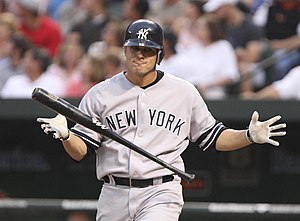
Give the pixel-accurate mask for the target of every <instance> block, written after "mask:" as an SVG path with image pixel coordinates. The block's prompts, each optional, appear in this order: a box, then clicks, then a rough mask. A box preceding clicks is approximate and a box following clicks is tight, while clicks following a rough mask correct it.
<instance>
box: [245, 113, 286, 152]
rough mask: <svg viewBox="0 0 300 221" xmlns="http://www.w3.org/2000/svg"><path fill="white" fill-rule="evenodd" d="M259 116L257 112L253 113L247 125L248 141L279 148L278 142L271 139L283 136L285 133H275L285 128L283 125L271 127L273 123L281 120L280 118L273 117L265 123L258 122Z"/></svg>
mask: <svg viewBox="0 0 300 221" xmlns="http://www.w3.org/2000/svg"><path fill="white" fill-rule="evenodd" d="M258 118H259V115H258V112H257V111H254V112H253V114H252V118H251V121H250V124H249V135H250V140H252V141H253V142H254V143H259V144H263V143H269V144H272V145H274V146H279V142H277V141H275V140H273V139H271V137H274V136H284V135H285V134H286V132H285V131H276V130H278V129H282V128H285V127H286V124H285V123H281V124H276V125H273V126H272V124H274V123H275V122H277V121H278V120H280V119H281V116H279V115H278V116H275V117H272V118H270V119H269V120H266V121H262V122H261V121H258Z"/></svg>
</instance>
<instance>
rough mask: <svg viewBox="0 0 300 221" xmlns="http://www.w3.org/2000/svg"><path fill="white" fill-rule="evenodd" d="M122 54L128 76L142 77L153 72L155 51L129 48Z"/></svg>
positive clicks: (146, 48) (155, 57) (137, 47)
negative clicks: (124, 57)
mask: <svg viewBox="0 0 300 221" xmlns="http://www.w3.org/2000/svg"><path fill="white" fill-rule="evenodd" d="M124 53H125V56H126V64H127V69H128V73H129V74H134V75H139V76H141V77H142V76H144V75H147V74H148V73H149V72H151V71H154V70H155V65H156V59H157V49H155V48H148V47H139V46H130V47H125V49H124Z"/></svg>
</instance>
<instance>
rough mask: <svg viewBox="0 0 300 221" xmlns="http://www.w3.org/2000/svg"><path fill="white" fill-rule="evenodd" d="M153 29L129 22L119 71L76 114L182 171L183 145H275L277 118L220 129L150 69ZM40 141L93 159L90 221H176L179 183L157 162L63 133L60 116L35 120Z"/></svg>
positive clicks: (157, 49) (186, 89)
mask: <svg viewBox="0 0 300 221" xmlns="http://www.w3.org/2000/svg"><path fill="white" fill-rule="evenodd" d="M162 42H163V33H162V29H161V27H160V26H159V25H158V24H157V23H155V22H153V21H150V20H137V21H135V22H133V23H131V24H130V25H129V26H128V27H127V30H126V33H125V40H124V54H125V57H126V65H127V70H125V71H123V72H121V73H119V74H117V75H115V76H113V77H112V78H111V79H108V80H106V81H104V82H101V83H99V84H97V85H95V86H94V87H93V88H91V89H90V90H89V91H88V92H87V93H86V95H85V96H84V97H83V99H82V101H81V102H80V105H79V109H80V110H82V111H84V112H85V113H87V114H88V115H90V116H91V117H93V118H94V119H97V120H98V121H100V122H102V123H103V124H105V125H106V126H107V127H109V128H110V129H111V130H113V131H114V132H116V133H118V134H119V135H120V136H122V137H124V138H125V139H127V140H129V141H131V142H132V143H134V144H136V145H138V146H140V147H141V148H144V149H145V150H147V151H148V152H150V153H152V154H153V155H155V156H157V157H159V158H160V159H162V160H164V161H166V162H168V163H170V164H171V165H173V166H175V167H177V168H179V169H182V170H184V163H183V160H182V158H181V156H180V155H181V153H182V152H183V151H184V150H185V149H186V148H187V146H188V144H189V142H194V143H196V144H197V145H198V146H199V147H200V148H202V149H203V150H206V149H207V148H216V150H218V151H230V150H236V149H238V148H242V147H244V146H247V145H250V144H251V143H260V144H262V143H270V144H272V145H275V146H278V145H279V143H278V142H277V141H275V140H273V139H271V137H273V136H283V135H285V131H278V129H282V128H285V127H286V125H285V124H284V123H280V124H275V125H273V124H274V123H275V122H276V121H278V120H279V119H280V116H276V117H273V118H271V119H269V120H267V121H263V122H261V121H259V120H258V117H259V116H258V113H257V112H254V113H253V116H252V119H251V122H250V125H249V129H247V130H235V129H230V128H227V127H225V126H224V125H223V123H222V122H219V121H217V120H216V119H215V118H214V117H213V116H212V114H211V113H210V112H209V110H208V108H207V106H206V104H205V102H204V100H203V99H202V97H201V96H200V94H199V92H198V91H197V90H196V88H195V87H194V86H193V85H192V84H190V83H188V82H187V81H184V80H182V79H179V78H176V77H174V76H173V75H171V74H168V73H163V72H162V71H159V70H156V64H159V63H160V62H161V60H162V59H163V56H164V48H163V44H162ZM37 121H38V122H40V123H41V128H42V130H43V131H44V132H45V133H46V134H53V137H54V138H56V139H60V140H61V141H62V143H63V146H64V148H65V150H66V151H67V153H68V154H69V155H70V156H71V157H72V158H73V159H75V160H77V161H80V160H82V159H83V158H84V157H85V156H86V155H87V154H88V153H89V152H90V151H92V152H95V153H96V171H97V178H98V179H99V180H103V181H104V184H103V188H102V190H101V194H100V196H99V201H98V204H97V215H96V220H97V221H100V220H101V221H112V220H113V221H153V220H164V221H176V220H178V218H179V215H180V213H181V210H182V206H183V197H182V187H181V184H180V181H181V179H180V177H179V176H177V175H174V174H172V172H171V171H170V170H168V169H166V168H164V167H162V166H161V165H159V164H158V163H155V162H153V161H152V160H149V159H148V158H146V157H144V156H142V155H140V154H138V153H136V152H135V151H132V150H131V149H129V148H127V147H124V146H123V145H121V144H119V143H117V142H115V141H113V140H111V139H108V138H106V137H103V136H102V135H101V134H99V133H96V132H94V131H92V130H90V129H87V128H85V127H83V126H81V125H79V124H76V125H75V126H74V127H73V128H71V129H70V130H69V129H68V126H67V120H66V118H65V117H64V116H62V115H60V114H59V115H57V116H56V117H55V118H38V119H37Z"/></svg>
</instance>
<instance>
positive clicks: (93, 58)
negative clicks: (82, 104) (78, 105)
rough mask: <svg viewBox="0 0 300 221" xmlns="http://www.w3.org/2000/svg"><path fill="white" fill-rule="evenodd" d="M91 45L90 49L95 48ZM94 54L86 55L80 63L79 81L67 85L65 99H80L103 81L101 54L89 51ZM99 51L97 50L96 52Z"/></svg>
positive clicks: (95, 45) (94, 45)
mask: <svg viewBox="0 0 300 221" xmlns="http://www.w3.org/2000/svg"><path fill="white" fill-rule="evenodd" d="M97 46H98V45H97V44H92V45H91V47H97ZM91 51H93V52H94V53H87V54H85V56H83V58H82V59H81V61H80V64H79V67H78V71H79V73H80V74H81V78H80V79H74V80H73V81H70V82H69V84H68V85H67V90H66V93H65V97H77V98H81V97H83V95H85V93H86V92H87V91H88V90H89V89H90V88H91V87H92V86H94V85H95V84H97V83H99V82H100V81H103V80H104V79H105V73H104V59H103V56H104V55H103V54H102V53H101V54H100V55H98V54H97V53H95V51H96V50H91V49H90V50H89V52H91ZM98 51H99V50H98Z"/></svg>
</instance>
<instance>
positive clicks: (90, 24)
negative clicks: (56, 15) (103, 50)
mask: <svg viewBox="0 0 300 221" xmlns="http://www.w3.org/2000/svg"><path fill="white" fill-rule="evenodd" d="M82 5H83V7H84V9H85V10H86V11H87V13H88V16H87V18H86V19H85V20H83V21H82V22H80V23H78V24H76V25H74V27H73V28H72V29H71V30H70V32H69V34H68V35H67V39H68V40H70V41H77V42H79V43H80V44H81V45H82V46H83V48H84V49H85V50H86V51H87V50H88V48H89V46H90V45H91V44H92V43H93V42H96V41H99V40H100V41H101V40H102V39H101V32H102V30H103V28H104V27H105V25H106V24H107V23H108V21H109V20H110V17H109V14H108V12H107V2H106V0H82Z"/></svg>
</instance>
